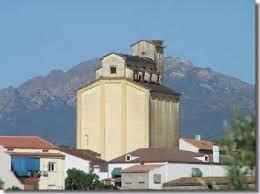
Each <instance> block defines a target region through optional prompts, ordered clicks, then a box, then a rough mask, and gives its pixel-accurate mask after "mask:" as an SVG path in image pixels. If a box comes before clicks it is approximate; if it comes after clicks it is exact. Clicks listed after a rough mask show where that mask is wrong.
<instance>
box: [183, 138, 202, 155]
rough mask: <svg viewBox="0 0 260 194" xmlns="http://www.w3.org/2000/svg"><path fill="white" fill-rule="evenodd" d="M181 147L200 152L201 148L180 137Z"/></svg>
mask: <svg viewBox="0 0 260 194" xmlns="http://www.w3.org/2000/svg"><path fill="white" fill-rule="evenodd" d="M179 149H180V150H185V151H190V152H195V153H198V152H199V149H198V148H197V147H195V146H194V145H192V144H190V143H188V142H186V141H185V140H183V139H181V138H180V139H179Z"/></svg>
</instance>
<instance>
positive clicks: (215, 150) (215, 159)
mask: <svg viewBox="0 0 260 194" xmlns="http://www.w3.org/2000/svg"><path fill="white" fill-rule="evenodd" d="M213 162H214V163H219V147H218V146H217V145H213Z"/></svg>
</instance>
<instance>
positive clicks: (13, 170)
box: [0, 136, 65, 190]
mask: <svg viewBox="0 0 260 194" xmlns="http://www.w3.org/2000/svg"><path fill="white" fill-rule="evenodd" d="M0 145H1V151H0V156H1V157H0V167H1V173H0V178H1V179H2V180H3V181H4V183H5V184H4V189H7V188H11V187H13V186H14V187H18V188H20V189H25V190H51V189H54V190H63V189H64V188H65V185H64V184H65V181H64V157H65V156H64V155H63V154H61V153H60V152H59V150H58V147H57V146H55V145H53V144H51V143H49V142H47V141H45V140H43V139H41V138H39V137H37V136H0Z"/></svg>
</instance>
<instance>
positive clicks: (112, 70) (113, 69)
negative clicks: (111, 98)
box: [110, 66, 116, 74]
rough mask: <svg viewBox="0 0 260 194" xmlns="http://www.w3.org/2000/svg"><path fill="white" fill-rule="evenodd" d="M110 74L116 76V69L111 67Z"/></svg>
mask: <svg viewBox="0 0 260 194" xmlns="http://www.w3.org/2000/svg"><path fill="white" fill-rule="evenodd" d="M110 73H111V74H116V67H113V66H111V67H110Z"/></svg>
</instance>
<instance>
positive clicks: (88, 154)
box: [60, 149, 106, 164]
mask: <svg viewBox="0 0 260 194" xmlns="http://www.w3.org/2000/svg"><path fill="white" fill-rule="evenodd" d="M60 151H62V152H64V153H67V154H70V155H73V156H76V157H78V158H81V159H83V160H89V161H92V162H93V164H103V163H106V161H105V160H102V159H101V158H98V157H100V154H99V153H97V152H94V151H92V150H88V149H60Z"/></svg>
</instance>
